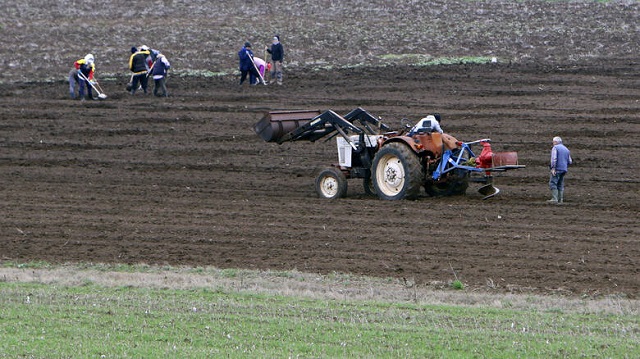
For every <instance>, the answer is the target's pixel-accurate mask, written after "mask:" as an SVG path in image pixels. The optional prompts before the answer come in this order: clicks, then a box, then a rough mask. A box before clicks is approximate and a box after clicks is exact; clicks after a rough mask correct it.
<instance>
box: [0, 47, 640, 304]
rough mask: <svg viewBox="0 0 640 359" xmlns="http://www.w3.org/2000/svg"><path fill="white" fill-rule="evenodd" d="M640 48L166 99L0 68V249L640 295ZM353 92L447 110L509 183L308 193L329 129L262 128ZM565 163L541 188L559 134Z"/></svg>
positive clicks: (346, 105)
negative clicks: (444, 193)
mask: <svg viewBox="0 0 640 359" xmlns="http://www.w3.org/2000/svg"><path fill="white" fill-rule="evenodd" d="M637 70H638V62H637V61H632V60H629V59H621V60H615V59H602V60H597V61H592V62H590V63H588V64H584V65H575V64H574V65H570V66H569V65H568V66H540V65H536V64H503V63H498V64H488V65H448V66H435V67H411V66H408V67H395V68H393V70H392V71H390V70H382V69H379V68H357V69H347V70H336V71H319V72H302V71H290V72H288V73H286V76H285V85H283V86H271V85H270V86H253V87H249V86H245V87H243V88H239V87H238V86H237V78H234V77H220V78H179V77H171V78H170V79H169V82H168V87H169V91H170V97H169V98H166V99H161V98H155V97H153V96H143V95H136V96H133V97H132V96H129V95H127V94H126V93H125V91H124V87H125V83H126V81H127V79H126V78H123V79H120V80H117V81H103V83H102V86H103V87H104V89H105V92H106V93H107V94H108V95H109V98H108V99H107V100H105V101H84V102H80V101H73V100H70V99H68V98H67V96H68V95H67V89H66V87H67V84H66V83H64V82H62V81H60V82H31V83H12V84H2V85H0V107H1V108H2V111H0V144H1V145H0V146H1V147H0V229H1V232H2V233H1V234H0V255H1V258H0V260H1V261H4V262H27V261H47V262H52V263H67V262H94V263H98V262H100V263H103V262H104V263H131V264H137V263H150V264H169V265H186V266H216V267H221V268H253V269H272V270H292V269H297V270H300V271H305V272H317V273H331V272H345V273H353V274H359V275H370V276H379V277H395V278H405V279H406V280H407V281H409V282H414V281H415V283H416V284H417V285H423V286H434V287H440V286H442V285H445V284H446V283H447V282H449V281H451V280H453V279H455V278H459V279H460V280H462V281H463V283H465V285H466V286H467V288H469V289H471V290H486V291H494V292H527V293H542V294H546V293H560V294H567V295H590V296H598V295H606V294H623V295H626V296H628V297H631V298H636V297H637V296H638V294H639V293H640V279H638V278H640V276H639V269H638V258H640V244H639V242H638V238H640V229H639V228H638V225H637V220H638V209H639V205H638V199H639V190H640V184H639V180H638V173H639V172H638V169H639V167H640V165H638V163H637V161H636V160H635V158H636V157H637V156H636V155H637V154H638V153H639V151H638V149H639V145H638V143H640V126H639V125H640V115H639V113H640V111H639V110H640V75H638V71H637ZM358 106H361V107H363V108H365V109H366V110H368V111H369V112H371V113H372V114H374V115H376V116H381V117H383V119H384V120H385V122H387V123H388V124H390V125H392V126H395V127H397V126H399V123H400V119H401V118H403V117H407V118H411V119H415V120H418V119H419V118H420V117H421V116H423V115H424V114H425V113H428V112H435V111H437V112H440V113H442V114H443V123H442V125H443V127H444V129H445V131H446V132H448V133H450V134H452V135H453V136H455V137H457V138H458V139H460V140H464V141H471V140H476V139H480V138H487V137H488V138H491V139H492V141H493V147H494V151H517V152H518V154H519V160H520V163H521V164H525V165H526V166H527V167H526V168H525V169H522V170H516V171H510V172H507V173H505V174H499V175H498V176H497V178H496V181H495V183H496V186H498V187H499V188H500V189H501V190H502V192H501V193H500V194H499V195H498V196H497V197H495V198H493V199H490V200H486V201H483V200H482V199H481V198H482V197H481V196H480V195H479V194H477V193H476V192H475V189H476V188H477V186H475V185H472V186H471V187H470V188H469V190H468V192H467V195H466V196H457V197H448V198H432V197H428V196H426V195H424V196H423V197H422V198H420V199H419V200H416V201H396V202H389V201H382V200H379V199H377V198H375V197H371V196H367V195H365V193H364V190H363V188H362V183H361V181H360V180H350V181H349V191H348V196H347V198H345V199H341V200H336V201H328V200H323V199H320V198H317V196H316V194H315V191H314V185H313V183H314V174H315V172H316V171H317V169H318V168H321V167H323V166H327V165H330V164H332V163H336V162H337V151H336V146H335V142H334V141H333V140H332V141H329V142H322V141H319V142H316V143H310V142H295V143H285V144H282V145H277V144H274V143H265V142H263V141H262V140H261V139H260V138H259V137H258V136H257V135H256V134H255V133H254V132H253V129H252V126H253V125H254V124H255V123H256V122H257V121H258V120H259V119H260V118H261V117H262V115H263V113H264V111H268V110H273V109H319V110H326V109H332V110H334V111H336V112H338V113H342V114H345V113H347V112H348V111H350V110H351V109H353V108H355V107H358ZM555 135H560V136H562V137H563V138H564V139H565V143H566V144H567V146H568V147H569V148H570V149H571V150H572V155H573V158H574V160H575V164H574V166H572V167H571V168H570V172H569V174H568V175H567V178H566V181H567V190H566V203H565V204H564V205H561V206H555V205H547V204H545V200H546V199H547V198H548V188H547V181H548V170H547V164H548V157H549V151H550V148H551V138H552V137H553V136H555Z"/></svg>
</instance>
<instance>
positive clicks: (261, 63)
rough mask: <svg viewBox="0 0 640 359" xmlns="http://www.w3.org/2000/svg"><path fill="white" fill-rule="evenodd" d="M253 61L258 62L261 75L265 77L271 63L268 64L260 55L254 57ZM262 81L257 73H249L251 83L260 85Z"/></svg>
mask: <svg viewBox="0 0 640 359" xmlns="http://www.w3.org/2000/svg"><path fill="white" fill-rule="evenodd" d="M253 63H254V64H256V67H257V68H258V73H260V76H261V77H262V78H263V79H264V74H265V73H266V72H267V71H268V70H269V69H268V67H269V65H268V64H267V62H266V61H264V60H263V59H261V58H259V57H254V58H253ZM260 82H261V80H260V79H259V78H256V76H255V75H253V74H249V83H250V84H252V85H258V84H259V83H260Z"/></svg>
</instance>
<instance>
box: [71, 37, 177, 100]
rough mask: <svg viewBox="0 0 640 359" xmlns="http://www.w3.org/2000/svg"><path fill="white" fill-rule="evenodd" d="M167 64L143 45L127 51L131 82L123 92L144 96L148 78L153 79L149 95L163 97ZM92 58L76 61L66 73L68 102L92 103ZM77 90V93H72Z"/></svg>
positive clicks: (89, 55) (163, 58)
mask: <svg viewBox="0 0 640 359" xmlns="http://www.w3.org/2000/svg"><path fill="white" fill-rule="evenodd" d="M170 68H171V63H170V62H169V60H168V59H167V57H166V56H165V55H164V54H162V53H161V52H160V51H159V50H155V49H151V48H149V46H147V45H142V46H140V47H139V48H137V47H135V46H134V47H132V48H131V56H130V57H129V70H130V71H131V79H130V80H129V83H128V84H127V91H129V93H130V94H131V95H134V94H135V93H136V91H137V90H142V91H143V92H144V93H145V94H147V91H148V89H149V78H151V79H153V82H154V88H153V94H154V95H155V96H158V97H167V96H168V92H167V84H166V79H167V73H168V71H169V69H170ZM95 71H96V65H95V57H94V56H93V54H87V55H86V56H85V57H84V58H81V59H79V60H76V61H75V62H74V63H73V68H72V69H71V71H69V95H70V96H71V98H72V99H80V100H84V99H96V98H97V97H96V96H94V94H93V90H95V91H99V90H98V88H97V87H96V86H98V83H97V81H96V79H95ZM76 90H77V92H76Z"/></svg>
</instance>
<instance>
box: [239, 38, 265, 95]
mask: <svg viewBox="0 0 640 359" xmlns="http://www.w3.org/2000/svg"><path fill="white" fill-rule="evenodd" d="M238 58H239V59H240V74H241V76H240V85H242V83H243V82H244V80H246V79H247V75H248V74H251V75H253V76H255V78H260V74H258V70H256V67H255V66H254V64H253V51H251V43H249V42H248V41H247V42H245V43H244V47H243V48H242V49H240V51H238Z"/></svg>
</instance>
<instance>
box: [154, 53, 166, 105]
mask: <svg viewBox="0 0 640 359" xmlns="http://www.w3.org/2000/svg"><path fill="white" fill-rule="evenodd" d="M170 68H171V64H170V63H169V60H167V57H166V56H164V55H163V54H162V53H161V52H158V53H157V54H156V60H155V62H154V63H153V66H152V67H151V76H153V84H154V86H153V95H154V96H158V97H167V96H169V95H168V93H167V71H168V70H169V69H170Z"/></svg>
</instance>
